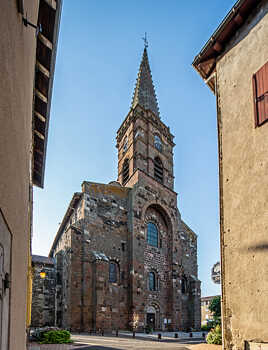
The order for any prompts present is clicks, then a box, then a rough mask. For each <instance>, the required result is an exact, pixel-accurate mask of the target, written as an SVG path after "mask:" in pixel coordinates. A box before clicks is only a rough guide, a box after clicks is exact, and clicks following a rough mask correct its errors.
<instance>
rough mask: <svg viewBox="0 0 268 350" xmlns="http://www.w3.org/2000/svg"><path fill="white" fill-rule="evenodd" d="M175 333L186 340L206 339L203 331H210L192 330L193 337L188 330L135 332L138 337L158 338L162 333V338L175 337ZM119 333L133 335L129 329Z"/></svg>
mask: <svg viewBox="0 0 268 350" xmlns="http://www.w3.org/2000/svg"><path fill="white" fill-rule="evenodd" d="M175 333H176V334H178V339H185V340H191V339H192V340H193V339H204V340H205V338H204V337H203V336H202V335H203V333H205V335H207V333H208V332H192V335H193V336H192V337H190V333H186V332H162V331H159V332H153V333H151V334H146V333H141V332H137V333H135V337H136V338H149V339H157V338H158V334H161V337H162V340H164V339H175ZM118 334H119V336H120V335H125V336H129V337H132V335H133V333H132V332H128V331H119V332H118Z"/></svg>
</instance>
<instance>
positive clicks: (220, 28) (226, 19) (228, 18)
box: [192, 0, 247, 66]
mask: <svg viewBox="0 0 268 350" xmlns="http://www.w3.org/2000/svg"><path fill="white" fill-rule="evenodd" d="M246 1H247V0H238V1H237V2H236V3H235V4H234V6H233V7H232V8H231V10H230V11H229V12H228V13H227V15H226V16H225V17H224V19H223V21H222V22H221V23H220V25H219V26H218V27H217V29H216V30H215V32H214V33H213V34H212V35H211V37H210V38H209V39H208V41H207V42H206V44H205V45H204V46H203V48H202V49H201V51H200V52H199V54H198V55H196V57H195V58H194V60H193V63H192V65H193V66H195V64H197V63H198V60H199V59H200V58H201V56H202V54H203V53H204V52H205V51H206V50H207V49H208V48H209V47H211V46H212V45H213V44H214V41H215V40H216V39H217V38H218V36H219V35H220V33H222V31H223V30H224V29H225V27H226V25H227V24H228V23H229V22H230V21H231V20H232V18H233V17H234V15H236V13H237V10H239V8H240V7H241V6H242V5H243V4H244V3H245V2H246Z"/></svg>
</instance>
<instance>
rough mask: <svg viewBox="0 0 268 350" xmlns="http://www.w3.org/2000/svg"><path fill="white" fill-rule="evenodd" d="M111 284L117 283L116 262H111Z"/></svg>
mask: <svg viewBox="0 0 268 350" xmlns="http://www.w3.org/2000/svg"><path fill="white" fill-rule="evenodd" d="M109 282H111V283H115V282H117V266H116V263H114V262H110V264H109Z"/></svg>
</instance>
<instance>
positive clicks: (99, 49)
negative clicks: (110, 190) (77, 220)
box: [33, 0, 234, 296]
mask: <svg viewBox="0 0 268 350" xmlns="http://www.w3.org/2000/svg"><path fill="white" fill-rule="evenodd" d="M233 4H234V3H233V1H231V0H207V1H206V2H204V1H201V0H193V1H187V2H185V1H179V0H167V1H160V0H157V1H156V0H146V1H145V0H143V1H142V0H136V1H123V0H117V1H108V0H106V1H104V0H90V1H88V0H80V1H70V0H65V1H64V5H63V11H62V19H61V27H60V36H59V45H58V54H57V63H56V71H55V80H54V90H53V100H52V107H51V117H50V118H51V119H50V129H49V139H48V150H47V161H46V174H45V188H44V189H43V190H41V189H38V188H35V190H34V224H33V253H34V254H41V255H46V254H48V252H49V249H50V246H51V243H52V241H53V238H54V236H55V233H56V232H57V229H58V227H59V223H60V222H61V220H62V218H63V215H64V213H65V211H66V208H67V206H68V203H69V201H70V199H71V197H72V195H73V193H74V192H77V191H80V189H81V183H82V181H84V180H89V181H96V182H101V183H108V182H110V181H111V180H115V179H116V177H117V153H116V151H117V150H116V148H115V136H116V131H117V129H118V128H119V126H120V125H121V123H122V121H123V120H124V118H125V116H126V115H127V113H128V111H129V108H130V104H131V99H132V94H133V91H134V86H135V81H136V77H137V72H138V68H139V64H140V60H141V56H142V52H143V41H142V39H141V38H142V37H143V36H144V32H145V31H146V32H147V36H148V41H149V48H148V55H149V60H150V66H151V70H152V76H153V81H154V85H155V89H156V94H157V96H158V102H159V108H160V114H161V119H162V120H163V122H164V123H166V124H167V125H168V126H170V129H171V132H172V133H173V134H174V135H175V143H176V147H175V149H174V162H175V171H174V175H175V191H176V192H178V207H179V210H180V212H181V215H182V218H183V219H184V221H185V222H186V223H187V224H188V225H189V226H190V227H191V228H192V229H193V230H194V231H195V232H196V233H197V235H198V264H199V278H200V279H201V281H202V295H203V296H206V295H213V294H218V293H220V287H219V286H218V285H215V284H214V283H213V282H212V281H211V278H210V271H211V267H212V265H213V264H214V263H215V262H216V261H218V260H219V257H220V253H219V205H218V159H217V155H218V153H217V152H218V151H217V124H216V105H215V96H214V95H213V94H212V92H211V91H210V90H209V88H208V87H207V86H206V85H205V84H204V82H203V81H202V80H201V78H200V77H199V75H198V74H197V73H196V71H195V70H194V69H193V67H192V66H191V63H192V61H193V59H194V57H195V55H196V54H197V53H198V52H199V51H200V49H201V48H202V46H203V45H204V44H205V42H206V41H207V40H208V39H209V37H210V36H211V35H212V33H213V31H214V30H215V29H216V27H217V26H218V25H219V23H220V22H221V20H222V19H223V18H224V16H225V15H226V13H227V12H228V11H229V10H230V8H231V7H232V5H233Z"/></svg>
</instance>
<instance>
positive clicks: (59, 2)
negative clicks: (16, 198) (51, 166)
mask: <svg viewBox="0 0 268 350" xmlns="http://www.w3.org/2000/svg"><path fill="white" fill-rule="evenodd" d="M61 12H62V0H57V9H56V18H55V28H54V35H53V48H52V56H51V71H50V79H49V85H48V99H47V115H46V119H47V121H46V131H45V143H44V158H43V167H42V177H41V184H40V187H41V188H44V178H45V168H46V166H45V164H46V153H47V139H48V129H49V119H50V108H51V100H52V90H53V82H54V72H55V65H56V56H57V48H58V40H59V29H60V19H61Z"/></svg>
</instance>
